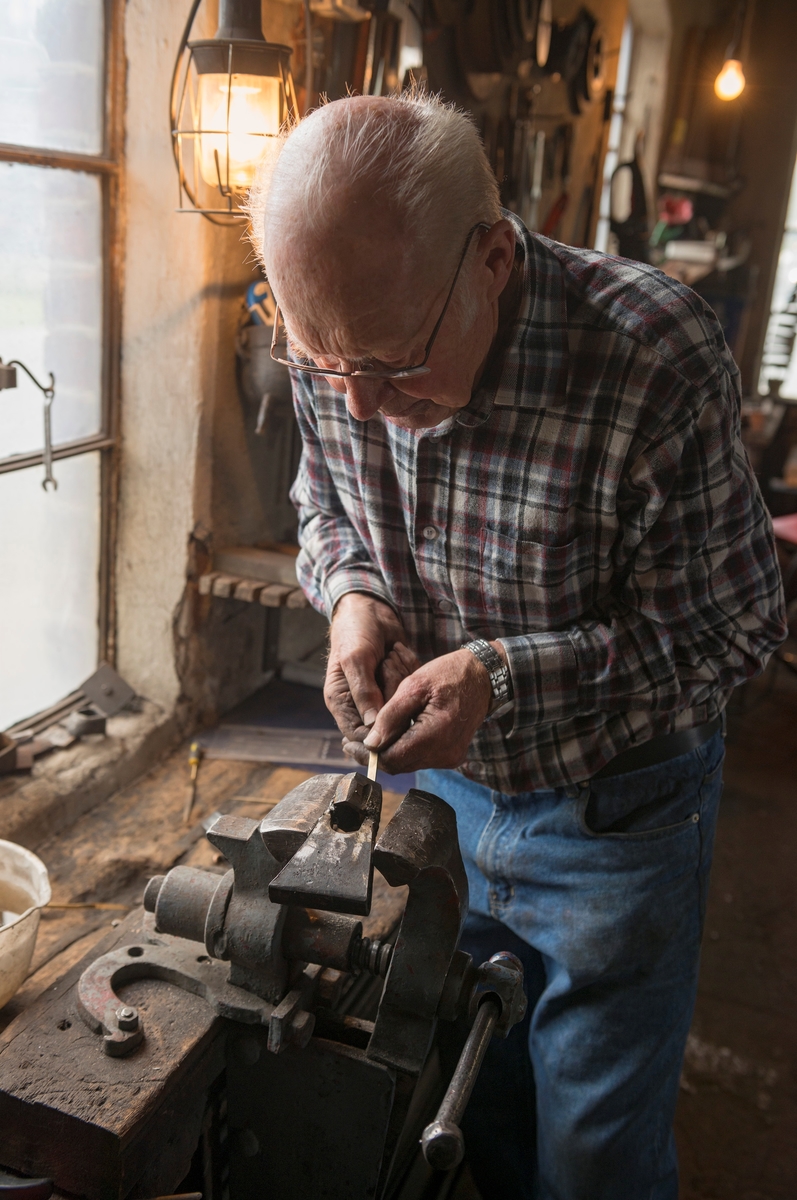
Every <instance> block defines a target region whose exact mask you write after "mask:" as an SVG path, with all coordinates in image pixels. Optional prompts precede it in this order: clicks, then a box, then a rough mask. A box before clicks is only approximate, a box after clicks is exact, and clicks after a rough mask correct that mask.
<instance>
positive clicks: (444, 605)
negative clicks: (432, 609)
mask: <svg viewBox="0 0 797 1200" xmlns="http://www.w3.org/2000/svg"><path fill="white" fill-rule="evenodd" d="M437 607H438V608H439V609H440V612H442V613H450V612H453V611H454V605H453V604H452V603H451V601H450V600H441V601H440V603H439V604H438V606H437Z"/></svg>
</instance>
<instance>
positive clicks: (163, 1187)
mask: <svg viewBox="0 0 797 1200" xmlns="http://www.w3.org/2000/svg"><path fill="white" fill-rule="evenodd" d="M186 757H187V755H186V750H185V749H184V748H181V750H180V751H179V752H176V753H175V754H174V755H172V756H171V757H170V758H169V759H167V760H166V761H165V762H163V763H162V764H160V765H159V766H158V767H157V768H156V769H155V770H154V771H153V772H151V773H150V775H149V776H148V777H147V778H146V779H145V780H143V781H141V782H140V783H138V784H136V785H134V786H133V787H131V788H128V789H126V790H125V791H124V792H123V793H121V794H120V795H119V796H117V797H114V798H113V799H112V800H110V801H108V802H106V804H104V805H102V806H100V808H98V809H96V810H93V811H92V812H91V813H88V814H86V815H85V816H84V817H83V818H81V820H80V821H79V822H77V824H76V826H75V827H73V829H71V830H70V831H68V833H67V834H66V835H64V836H62V837H61V838H59V839H57V840H54V841H53V842H52V843H50V844H45V845H44V846H41V847H39V848H38V853H39V854H40V856H41V857H42V858H43V859H44V861H45V863H46V864H47V865H48V868H49V869H50V871H51V877H52V882H53V890H54V901H55V903H64V904H68V903H72V904H76V903H87V904H88V903H106V904H107V903H118V904H119V905H120V906H122V907H121V908H120V910H119V912H116V911H115V910H112V909H111V910H109V909H102V908H100V909H93V908H84V909H81V908H74V909H69V908H67V909H61V910H59V909H53V910H51V911H49V912H47V913H45V914H44V915H43V920H42V925H41V930H42V932H41V934H40V939H39V944H38V946H37V955H36V958H35V960H34V964H33V971H32V974H31V975H30V977H29V979H28V981H27V982H26V984H25V985H24V986H23V988H22V989H21V991H20V993H18V995H17V996H16V997H15V998H14V1000H13V1001H11V1002H10V1004H9V1005H7V1006H6V1009H5V1010H3V1013H2V1014H0V1019H2V1023H3V1024H4V1025H5V1028H3V1029H2V1032H0V1164H2V1165H4V1166H6V1167H9V1168H11V1169H12V1170H16V1171H20V1172H23V1173H25V1174H30V1175H49V1176H51V1177H52V1178H54V1179H55V1181H56V1185H57V1189H58V1192H59V1193H60V1192H64V1193H68V1194H70V1195H72V1196H79V1197H85V1198H86V1200H106V1198H108V1200H110V1197H113V1198H114V1200H117V1198H118V1200H127V1198H129V1200H147V1198H151V1197H158V1196H162V1195H165V1194H170V1193H173V1192H175V1191H177V1190H179V1191H189V1190H196V1191H202V1192H203V1193H204V1194H205V1195H206V1196H213V1197H214V1200H216V1197H223V1196H224V1195H225V1194H226V1192H227V1189H226V1180H225V1178H224V1171H225V1167H224V1162H223V1155H220V1154H219V1153H218V1149H219V1147H220V1146H221V1145H223V1143H224V1141H225V1139H226V1138H227V1137H229V1138H238V1139H239V1141H240V1139H241V1138H243V1139H245V1138H246V1131H245V1129H244V1128H243V1127H242V1126H243V1124H244V1122H243V1120H242V1119H241V1114H240V1113H231V1112H230V1111H229V1108H228V1103H227V1095H226V1090H225V1054H226V1053H227V1049H228V1047H227V1040H228V1039H229V1038H230V1037H232V1038H233V1039H235V1038H236V1037H237V1038H238V1042H237V1043H236V1045H237V1049H236V1048H235V1047H234V1048H233V1055H234V1058H233V1061H234V1062H235V1063H238V1064H240V1065H241V1067H242V1068H244V1069H245V1067H246V1064H247V1060H248V1058H251V1057H252V1055H253V1054H254V1055H255V1056H257V1054H258V1048H257V1044H256V1037H257V1031H253V1032H254V1034H255V1040H254V1041H253V1038H252V1036H251V1035H250V1036H249V1037H247V1038H245V1039H243V1040H242V1039H241V1037H240V1030H241V1027H240V1026H237V1027H236V1028H232V1022H229V1021H227V1020H225V1019H224V1018H222V1017H219V1016H216V1015H215V1014H214V1012H213V1011H212V1009H211V1008H209V1007H208V1005H207V1004H206V1003H205V1002H204V1001H203V1000H202V999H200V998H199V997H197V996H194V995H191V994H189V993H187V992H185V991H183V990H180V989H177V988H175V987H173V986H172V985H171V984H168V983H165V982H162V981H158V980H140V981H137V982H133V983H129V984H127V985H125V986H124V988H123V990H122V995H123V999H124V1001H125V1002H126V1003H129V1004H132V1005H134V1006H135V1007H136V1008H137V1009H138V1010H139V1012H140V1013H141V1014H142V1016H143V1018H144V1021H145V1023H146V1026H147V1039H146V1041H145V1043H144V1044H143V1045H142V1046H140V1047H139V1048H138V1049H137V1050H136V1051H135V1052H134V1053H133V1054H131V1055H130V1056H129V1057H126V1058H111V1057H108V1056H106V1055H104V1054H103V1053H102V1051H101V1048H100V1039H99V1038H98V1036H97V1035H96V1034H95V1033H93V1032H92V1031H91V1030H90V1029H89V1028H88V1026H87V1025H86V1024H85V1022H84V1021H83V1020H82V1019H81V1017H80V1015H79V1013H78V1012H77V1007H76V986H77V981H78V979H79V977H80V975H81V972H82V971H83V969H84V967H85V966H87V965H88V964H89V963H90V962H92V961H93V960H94V959H96V958H97V957H98V956H99V955H101V954H103V953H105V952H106V951H108V950H110V949H112V948H114V947H117V946H136V945H137V944H138V943H142V944H146V942H147V940H148V939H151V938H152V937H153V921H152V916H151V915H150V914H145V913H144V911H143V909H142V908H140V907H139V906H138V905H136V904H135V901H136V900H138V899H139V898H140V896H141V893H142V890H143V884H144V882H145V880H146V878H147V877H148V876H150V875H152V874H154V873H156V872H157V871H162V870H168V868H169V867H171V866H173V865H174V864H175V863H178V862H179V863H189V864H191V865H202V866H205V867H208V866H209V867H212V868H213V869H215V870H218V872H219V873H222V872H223V870H224V869H225V864H224V863H223V862H220V861H219V858H220V856H219V855H218V854H214V853H213V847H212V846H210V845H209V844H208V843H207V842H206V841H205V840H204V828H203V826H202V823H201V822H202V819H203V818H206V817H207V816H208V815H209V814H210V813H212V812H213V811H216V810H220V811H225V812H231V813H240V814H245V815H247V816H256V817H258V818H259V817H261V816H262V815H264V814H265V813H266V812H268V811H269V809H270V807H272V806H273V805H274V804H275V803H276V802H277V801H278V800H279V799H281V797H282V796H283V795H284V794H285V793H286V792H287V791H289V790H290V789H291V788H293V787H295V786H296V785H297V783H299V782H300V781H301V780H303V779H305V778H307V777H309V776H310V774H311V772H304V771H297V770H293V769H290V768H280V769H276V770H275V769H272V768H268V767H262V766H252V765H251V764H243V763H234V762H223V761H220V762H208V763H207V764H206V765H205V768H204V770H203V775H202V779H201V787H200V790H199V794H198V796H197V802H196V807H195V810H194V813H193V817H194V818H195V821H194V824H193V825H192V826H191V827H190V828H189V829H186V828H185V827H183V826H182V824H181V812H182V807H183V802H184V798H185V786H186V769H185V763H186ZM400 799H401V797H399V796H398V795H395V794H391V793H385V796H384V810H383V811H384V820H385V822H387V820H389V818H390V816H391V815H392V813H393V812H394V811H395V809H396V807H397V805H398V803H399V801H400ZM403 893H404V889H396V888H389V887H388V886H387V884H386V883H385V882H384V881H383V880H382V879H381V877H379V876H376V877H375V880H374V900H373V906H372V911H371V915H370V916H369V917H368V918H366V920H365V922H364V924H365V932H366V933H367V934H368V935H369V936H371V937H384V936H386V935H388V934H389V933H390V932H391V931H392V930H393V929H394V928H395V927H396V925H397V924H398V921H399V920H400V916H401V912H402V909H403V903H404V894H403ZM125 907H131V911H130V912H129V913H128V915H127V916H123V915H121V914H122V912H123V909H124V908H125ZM199 949H200V950H201V948H199ZM348 1020H349V1025H350V1027H351V1037H352V1040H353V1043H355V1044H356V1040H357V1022H358V1018H357V1017H351V1018H349V1019H348ZM314 1040H315V1039H314ZM322 1041H323V1039H319V1045H320V1044H321V1042H322ZM316 1052H317V1051H315V1050H311V1054H312V1053H316ZM302 1055H305V1056H306V1055H307V1051H301V1052H299V1051H296V1052H292V1051H291V1049H290V1048H289V1050H287V1051H286V1052H285V1054H284V1055H280V1056H279V1057H276V1056H271V1057H272V1058H273V1069H274V1071H275V1072H276V1073H278V1074H279V1075H280V1077H281V1082H280V1084H279V1087H278V1088H276V1089H275V1093H274V1095H275V1097H276V1096H277V1095H279V1100H278V1101H277V1104H276V1107H275V1112H274V1120H275V1121H277V1122H278V1121H279V1120H280V1119H281V1117H282V1112H283V1111H284V1112H288V1111H289V1110H290V1106H291V1103H293V1104H296V1103H298V1102H299V1100H298V1094H297V1095H294V1097H293V1100H292V1101H291V1098H290V1095H289V1092H290V1087H289V1085H290V1081H291V1080H294V1079H295V1080H296V1081H297V1086H298V1085H299V1082H300V1077H301V1075H302V1073H303V1072H304V1071H306V1070H308V1069H312V1064H311V1062H310V1059H309V1058H307V1057H305V1058H304V1059H303V1060H302V1061H301V1062H300V1061H299V1059H300V1058H301V1057H302ZM292 1056H293V1061H292ZM235 1069H237V1067H236V1068H235ZM379 1087H380V1083H379V1080H378V1079H376V1078H375V1079H374V1089H375V1090H373V1091H372V1092H371V1093H369V1092H368V1088H367V1087H366V1088H365V1091H364V1093H363V1097H364V1108H363V1112H362V1114H361V1119H362V1120H363V1121H364V1122H367V1119H368V1106H369V1105H373V1104H376V1105H377V1106H378V1103H379ZM244 1092H245V1088H242V1087H238V1088H236V1094H237V1095H239V1096H241V1095H243V1093H244ZM272 1102H273V1101H272ZM236 1121H237V1122H238V1124H237V1125H236ZM239 1148H241V1147H240V1146H239ZM243 1150H244V1155H245V1153H246V1148H245V1147H243ZM330 1154H331V1155H333V1156H334V1145H333V1144H331V1145H330Z"/></svg>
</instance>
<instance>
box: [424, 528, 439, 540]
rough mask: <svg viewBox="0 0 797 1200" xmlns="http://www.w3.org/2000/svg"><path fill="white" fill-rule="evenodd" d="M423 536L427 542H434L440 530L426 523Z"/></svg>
mask: <svg viewBox="0 0 797 1200" xmlns="http://www.w3.org/2000/svg"><path fill="white" fill-rule="evenodd" d="M423 536H424V537H425V538H426V540H427V542H436V541H437V539H438V538H439V536H440V531H439V530H438V529H435V527H434V525H426V526H424V530H423Z"/></svg>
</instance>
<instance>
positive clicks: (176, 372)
mask: <svg viewBox="0 0 797 1200" xmlns="http://www.w3.org/2000/svg"><path fill="white" fill-rule="evenodd" d="M189 8H190V2H189V0H179V3H178V2H175V0H173V2H171V3H169V4H164V3H162V0H129V3H128V5H127V10H126V21H125V40H126V54H127V114H126V237H125V282H124V294H123V333H122V419H121V431H122V453H121V474H120V495H119V517H118V537H117V547H118V552H117V564H116V582H117V614H116V616H117V645H118V653H117V667H118V669H119V671H120V672H121V674H122V675H123V676H124V677H125V678H126V679H128V680H129V681H130V683H131V685H132V686H133V687H135V689H136V690H137V691H138V692H139V693H141V694H142V695H144V696H147V697H149V698H150V699H152V700H155V701H156V702H157V703H158V704H160V705H162V706H163V707H164V708H166V709H167V710H169V711H171V710H173V709H174V707H175V705H176V704H178V701H179V702H180V703H181V704H182V707H183V709H184V710H185V712H186V715H187V717H188V718H189V719H192V718H195V717H199V719H212V717H213V716H214V715H215V713H216V712H217V711H220V710H223V709H224V708H225V707H229V705H230V704H234V703H236V702H237V700H238V699H240V698H241V697H242V696H245V695H247V694H248V693H249V692H251V691H252V690H253V689H254V688H255V687H257V686H258V685H259V683H260V682H261V679H262V671H261V669H260V660H261V655H262V636H263V622H264V614H263V610H262V609H259V607H258V606H255V605H244V604H238V605H234V606H228V608H223V609H222V608H221V607H220V606H219V605H218V604H215V605H214V604H213V602H212V601H210V600H209V599H208V598H204V597H199V596H198V595H197V594H196V577H197V575H198V573H201V571H202V570H203V569H206V568H207V566H208V565H209V561H210V557H209V556H210V553H211V551H212V545H213V542H214V538H215V540H216V541H217V543H221V544H223V543H224V542H229V541H246V542H250V541H255V540H257V539H258V538H259V537H267V536H268V530H267V529H265V528H264V521H263V513H262V510H261V509H260V506H259V500H258V496H257V489H256V486H255V483H254V480H253V479H252V475H251V468H250V466H249V464H248V461H247V457H246V454H245V447H244V435H243V424H242V413H241V407H240V404H239V402H238V397H237V392H236V384H235V350H234V333H235V324H236V320H237V318H238V314H239V312H240V305H241V300H242V297H243V293H244V290H245V288H246V286H247V284H248V282H249V281H250V280H251V279H252V278H253V271H254V267H253V264H252V262H251V255H250V254H249V250H248V247H247V245H246V244H245V242H244V241H243V240H242V227H241V226H239V225H236V226H234V227H232V228H224V227H218V226H214V225H211V224H210V223H209V222H208V221H206V220H205V219H204V218H202V217H200V216H198V215H195V214H191V215H187V214H181V213H177V212H175V209H176V207H177V199H178V189H177V175H176V171H175V167H174V162H173V158H172V150H171V142H170V137H169V127H168V98H169V88H170V81H171V72H172V67H173V63H174V60H175V57H176V54H177V47H178V44H179V39H180V36H181V34H182V30H183V25H184V22H185V20H186V17H187V14H188V10H189ZM215 8H216V6H215V5H214V4H212V3H211V4H207V5H203V7H202V9H200V21H199V22H198V24H197V26H195V30H194V36H209V35H212V33H213V32H214V30H215V25H216V12H215Z"/></svg>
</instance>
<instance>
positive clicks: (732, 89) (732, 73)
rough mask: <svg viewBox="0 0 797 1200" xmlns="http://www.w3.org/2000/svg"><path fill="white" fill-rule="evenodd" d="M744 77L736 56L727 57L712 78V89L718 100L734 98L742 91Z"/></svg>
mask: <svg viewBox="0 0 797 1200" xmlns="http://www.w3.org/2000/svg"><path fill="white" fill-rule="evenodd" d="M744 85H745V78H744V71H743V70H742V64H741V63H740V62H739V59H738V58H727V59H726V60H725V62H724V63H723V64H722V70H721V71H720V73H719V75H718V76H717V78H716V79H715V80H714V91H715V92H716V94H717V96H718V97H719V98H720V100H735V99H736V97H737V96H741V94H742V92H743V91H744Z"/></svg>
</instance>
